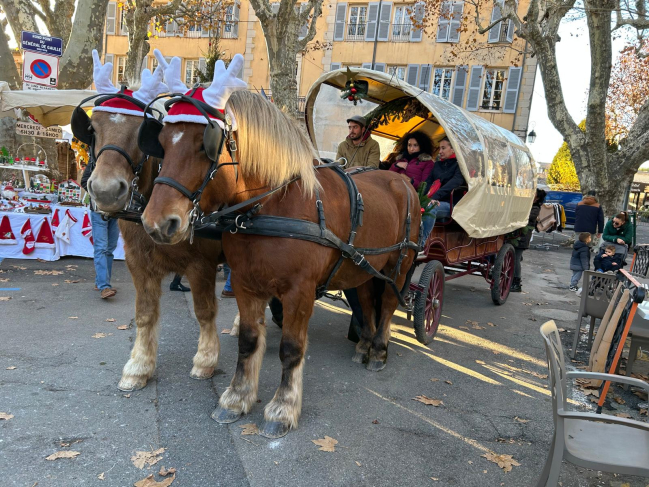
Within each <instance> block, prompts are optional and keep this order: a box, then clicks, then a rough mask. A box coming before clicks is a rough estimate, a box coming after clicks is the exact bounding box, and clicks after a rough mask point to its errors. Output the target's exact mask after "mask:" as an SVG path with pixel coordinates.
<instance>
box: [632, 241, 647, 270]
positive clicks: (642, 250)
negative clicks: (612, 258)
mask: <svg viewBox="0 0 649 487" xmlns="http://www.w3.org/2000/svg"><path fill="white" fill-rule="evenodd" d="M633 250H634V252H635V254H634V255H633V261H632V262H631V272H632V273H636V274H639V275H640V276H642V277H647V274H649V244H641V245H636V246H635V248H634V249H633Z"/></svg>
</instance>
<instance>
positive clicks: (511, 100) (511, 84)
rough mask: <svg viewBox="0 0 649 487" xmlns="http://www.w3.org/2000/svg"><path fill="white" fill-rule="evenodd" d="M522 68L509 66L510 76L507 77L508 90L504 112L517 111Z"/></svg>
mask: <svg viewBox="0 0 649 487" xmlns="http://www.w3.org/2000/svg"><path fill="white" fill-rule="evenodd" d="M522 73H523V69H522V68H509V76H508V77H507V91H506V92H505V104H504V105H503V113H515V112H516V105H517V104H518V103H517V102H518V90H519V88H520V86H521V74H522Z"/></svg>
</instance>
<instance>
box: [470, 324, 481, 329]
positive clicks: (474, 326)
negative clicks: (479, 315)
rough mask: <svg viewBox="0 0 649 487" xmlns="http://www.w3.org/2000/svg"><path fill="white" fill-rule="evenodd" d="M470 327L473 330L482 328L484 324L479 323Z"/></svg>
mask: <svg viewBox="0 0 649 487" xmlns="http://www.w3.org/2000/svg"><path fill="white" fill-rule="evenodd" d="M471 328H473V329H474V330H484V326H480V325H473V326H472V327H471Z"/></svg>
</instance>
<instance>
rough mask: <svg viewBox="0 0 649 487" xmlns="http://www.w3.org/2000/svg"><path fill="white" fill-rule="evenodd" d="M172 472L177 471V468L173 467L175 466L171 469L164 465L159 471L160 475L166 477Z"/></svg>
mask: <svg viewBox="0 0 649 487" xmlns="http://www.w3.org/2000/svg"><path fill="white" fill-rule="evenodd" d="M170 473H176V469H175V468H173V467H171V468H169V469H167V468H164V467H160V471H159V472H158V475H160V476H161V477H166V476H167V475H169V474H170Z"/></svg>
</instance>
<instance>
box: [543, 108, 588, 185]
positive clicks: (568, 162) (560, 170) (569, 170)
mask: <svg viewBox="0 0 649 487" xmlns="http://www.w3.org/2000/svg"><path fill="white" fill-rule="evenodd" d="M579 128H580V129H581V130H582V131H584V132H585V131H586V120H585V119H584V120H582V122H581V123H580V124H579ZM548 184H556V185H561V189H564V190H566V191H580V190H581V186H580V184H579V177H578V176H577V170H576V169H575V163H574V162H572V154H570V149H569V148H568V144H567V143H566V142H564V143H563V144H561V147H560V148H559V151H558V152H557V154H556V155H555V156H554V159H552V164H551V165H550V169H548ZM557 189H558V188H557Z"/></svg>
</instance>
